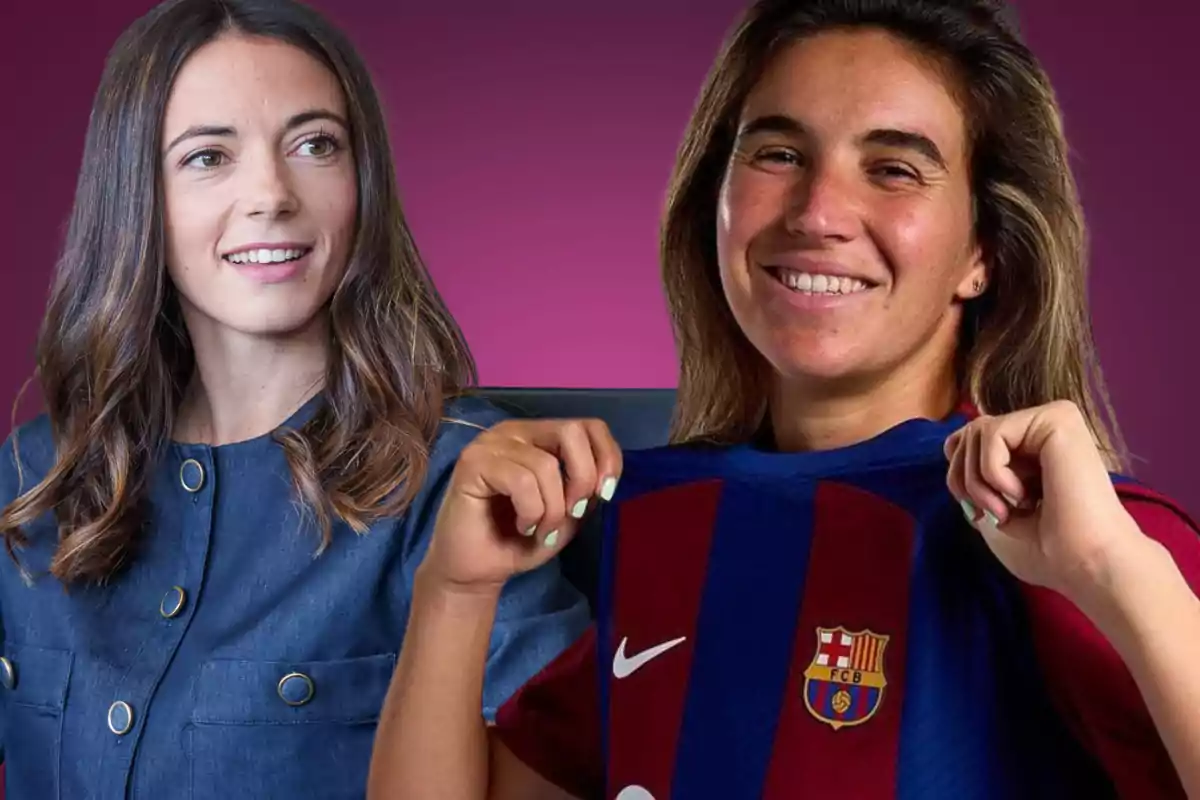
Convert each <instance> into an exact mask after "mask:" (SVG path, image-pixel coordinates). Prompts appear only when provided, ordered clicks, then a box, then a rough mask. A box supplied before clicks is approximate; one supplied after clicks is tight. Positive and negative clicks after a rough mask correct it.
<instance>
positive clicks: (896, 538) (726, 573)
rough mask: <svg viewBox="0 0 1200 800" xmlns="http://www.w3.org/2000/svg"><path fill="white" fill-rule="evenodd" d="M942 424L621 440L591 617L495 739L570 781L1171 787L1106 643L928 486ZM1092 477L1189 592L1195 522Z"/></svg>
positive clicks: (1171, 790)
mask: <svg viewBox="0 0 1200 800" xmlns="http://www.w3.org/2000/svg"><path fill="white" fill-rule="evenodd" d="M964 421H965V418H964V417H962V416H955V417H953V418H951V419H949V420H946V421H942V422H933V421H927V420H913V421H909V422H907V423H904V424H902V425H899V426H897V427H895V428H893V429H891V430H889V431H887V432H885V433H884V434H882V435H880V436H878V437H876V438H875V439H872V440H870V441H868V442H865V443H862V444H859V445H855V446H852V447H848V448H844V449H840V450H833V451H823V452H812V453H799V454H780V453H771V452H766V451H762V450H758V449H755V448H754V447H750V446H745V447H725V448H718V447H695V446H687V447H668V448H662V449H657V450H649V451H642V452H633V453H628V454H626V461H625V471H624V474H623V476H622V481H621V486H620V489H619V491H618V494H617V496H616V497H615V498H614V500H613V502H612V503H610V504H608V505H607V506H606V507H605V508H604V510H603V512H602V514H603V518H602V524H603V526H604V548H603V551H604V555H603V569H602V576H601V581H600V600H599V603H598V608H597V609H596V623H595V625H594V627H593V630H592V631H591V632H590V633H589V634H588V635H586V636H585V637H584V638H583V639H582V640H581V641H580V642H579V643H577V645H576V646H575V647H574V648H572V649H571V650H570V651H568V652H566V653H564V654H563V655H562V656H561V657H560V658H559V659H558V660H557V661H556V662H554V663H553V664H551V665H550V666H549V667H548V668H547V670H546V671H545V672H544V673H542V674H541V675H539V676H538V677H537V678H535V679H534V681H532V682H531V683H530V684H529V685H528V686H526V687H525V689H523V690H522V691H521V692H519V693H518V694H517V695H516V696H515V697H514V698H513V700H512V701H510V703H509V704H508V705H507V706H506V707H505V708H503V709H502V710H501V712H500V715H499V717H498V720H497V726H498V732H499V734H500V736H501V737H502V739H503V740H504V741H505V743H506V744H507V745H508V746H509V747H510V749H512V750H513V751H514V752H515V753H516V754H517V755H518V756H519V757H520V758H521V759H522V760H524V761H526V763H528V764H529V765H530V766H532V767H534V768H535V769H537V770H538V771H540V772H541V773H542V774H543V775H545V776H546V777H547V778H549V779H551V780H553V781H555V782H556V783H558V784H559V785H561V786H563V787H564V788H566V789H569V790H571V791H572V792H574V793H575V794H577V795H579V796H581V797H585V798H590V797H604V798H617V799H618V800H651V799H653V800H667V799H668V798H709V797H713V798H725V799H729V798H765V799H766V800H777V799H778V798H796V797H805V798H810V797H811V798H825V797H838V798H852V799H854V800H857V799H858V798H902V799H903V800H925V799H926V798H929V799H931V800H932V799H933V798H950V797H953V798H1006V799H1007V798H1055V799H1056V800H1062V799H1063V798H1088V799H1089V800H1097V799H1098V798H1104V797H1114V796H1120V797H1130V798H1139V800H1140V799H1141V798H1173V797H1180V798H1182V797H1183V796H1184V795H1183V792H1182V788H1181V787H1180V785H1179V782H1178V779H1177V777H1176V776H1175V773H1174V770H1173V769H1172V766H1171V763H1170V761H1169V759H1168V757H1167V754H1166V752H1165V750H1164V748H1163V746H1162V744H1161V742H1160V740H1159V738H1158V736H1157V733H1156V731H1155V729H1154V727H1153V724H1152V722H1151V720H1150V718H1149V715H1148V713H1147V712H1146V710H1145V707H1144V705H1143V703H1142V701H1141V698H1140V695H1139V694H1138V691H1137V688H1136V686H1135V684H1134V683H1133V681H1132V678H1131V677H1130V676H1129V674H1128V671H1127V670H1126V669H1125V668H1124V665H1123V664H1122V663H1121V661H1120V659H1119V658H1118V657H1117V655H1116V653H1115V651H1114V650H1113V649H1112V648H1111V646H1109V645H1108V643H1107V642H1106V641H1105V640H1104V639H1103V637H1102V636H1101V635H1100V634H1099V632H1098V631H1097V630H1096V629H1095V628H1094V626H1092V625H1091V623H1090V622H1089V621H1088V620H1087V619H1086V618H1085V617H1083V615H1082V614H1080V613H1079V612H1078V611H1077V610H1076V609H1075V608H1074V607H1073V606H1072V605H1071V604H1070V603H1069V602H1067V601H1066V600H1065V599H1064V598H1062V597H1061V596H1059V595H1057V594H1054V593H1052V592H1049V591H1046V590H1041V589H1038V588H1035V587H1030V586H1027V585H1024V584H1022V583H1020V582H1019V581H1017V580H1016V579H1015V578H1013V577H1012V576H1011V575H1010V574H1009V573H1008V572H1007V571H1006V570H1005V569H1004V568H1003V567H1002V566H1001V565H1000V563H999V562H998V561H997V560H996V559H995V558H994V557H993V556H992V555H991V553H990V551H988V549H987V547H986V545H985V544H984V543H983V541H982V539H981V538H980V537H979V536H978V534H977V533H976V532H975V531H974V530H973V529H972V528H971V527H970V526H969V525H968V524H967V523H966V521H965V519H964V517H963V514H962V511H961V509H960V508H959V506H958V504H957V502H956V501H955V500H954V498H953V497H952V496H951V495H950V493H949V492H948V490H947V488H946V468H947V465H946V461H945V458H944V456H943V454H942V445H943V442H944V441H945V439H946V437H947V436H948V435H949V434H950V433H951V432H953V431H954V430H955V429H956V428H957V427H958V426H960V425H961V424H963V422H964ZM1116 485H1117V487H1118V491H1119V492H1120V493H1121V495H1122V497H1123V499H1124V501H1125V504H1126V507H1127V508H1128V509H1129V510H1130V511H1131V512H1132V513H1133V515H1134V517H1135V518H1136V519H1137V521H1138V523H1139V525H1140V526H1141V527H1142V529H1143V530H1145V531H1146V533H1147V534H1148V535H1150V536H1152V537H1155V538H1157V539H1158V540H1159V541H1161V542H1162V543H1163V544H1164V545H1166V546H1167V547H1168V549H1169V550H1170V551H1171V552H1172V554H1173V555H1174V557H1175V559H1176V562H1177V563H1178V564H1179V565H1180V568H1181V569H1182V570H1183V571H1184V573H1185V575H1186V576H1187V578H1188V580H1189V581H1190V582H1191V585H1192V587H1193V589H1197V588H1198V587H1200V538H1198V537H1197V529H1196V527H1195V525H1194V523H1193V522H1191V521H1190V520H1189V519H1188V518H1187V516H1186V515H1185V514H1184V513H1183V512H1182V511H1181V510H1180V509H1179V508H1177V507H1176V506H1174V505H1173V504H1171V503H1170V501H1168V500H1166V499H1164V498H1161V497H1159V496H1157V495H1155V494H1154V493H1153V492H1151V491H1149V490H1147V489H1144V488H1142V487H1140V486H1139V485H1137V484H1135V483H1133V482H1131V481H1127V480H1124V479H1120V478H1118V479H1117V480H1116Z"/></svg>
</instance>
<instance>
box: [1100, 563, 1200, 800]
mask: <svg viewBox="0 0 1200 800" xmlns="http://www.w3.org/2000/svg"><path fill="white" fill-rule="evenodd" d="M1135 551H1136V552H1131V553H1130V554H1129V557H1127V558H1122V559H1121V560H1120V562H1119V564H1118V565H1116V566H1114V568H1113V569H1111V570H1110V572H1111V575H1110V579H1109V581H1108V586H1107V587H1106V589H1107V591H1104V592H1103V593H1102V595H1100V596H1098V597H1096V598H1094V599H1091V600H1089V601H1086V602H1084V603H1082V604H1080V606H1081V608H1082V610H1083V611H1084V613H1085V614H1087V615H1088V616H1089V617H1090V618H1091V619H1092V621H1093V623H1095V624H1096V626H1097V628H1099V629H1100V631H1101V632H1102V633H1103V634H1104V635H1105V636H1106V637H1107V638H1108V640H1109V642H1111V643H1112V645H1113V647H1114V648H1115V649H1116V650H1117V652H1118V653H1119V654H1120V656H1121V658H1122V659H1123V660H1124V662H1125V665H1126V667H1127V668H1128V669H1129V671H1130V674H1131V675H1132V676H1133V679H1134V681H1135V682H1136V683H1137V686H1138V689H1139V690H1140V692H1141V695H1142V699H1143V700H1144V701H1145V703H1146V707H1147V709H1148V710H1149V712H1150V716H1151V718H1152V719H1153V720H1154V724H1155V727H1156V728H1157V730H1158V733H1159V736H1160V737H1161V738H1162V740H1163V744H1164V745H1165V747H1166V749H1167V752H1168V754H1169V755H1170V757H1171V760H1172V762H1173V763H1174V765H1175V769H1176V771H1177V772H1178V774H1179V778H1180V782H1181V783H1182V784H1183V787H1184V789H1185V790H1186V791H1187V793H1188V796H1189V797H1193V798H1200V669H1197V665H1200V600H1198V599H1197V597H1196V595H1195V593H1194V592H1193V591H1192V589H1191V587H1189V586H1188V584H1187V582H1186V581H1185V580H1184V578H1183V575H1181V574H1180V572H1179V569H1178V568H1177V567H1176V565H1175V563H1174V561H1172V559H1171V557H1170V555H1169V554H1168V553H1167V551H1166V550H1165V549H1164V548H1162V547H1161V546H1160V545H1158V544H1157V543H1155V542H1152V541H1150V540H1149V539H1146V540H1144V541H1143V542H1140V543H1139V546H1138V547H1137V548H1135Z"/></svg>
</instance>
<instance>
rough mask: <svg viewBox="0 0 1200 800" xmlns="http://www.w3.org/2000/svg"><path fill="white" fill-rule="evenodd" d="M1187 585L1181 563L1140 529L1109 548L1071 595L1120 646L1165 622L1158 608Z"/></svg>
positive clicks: (1089, 617)
mask: <svg viewBox="0 0 1200 800" xmlns="http://www.w3.org/2000/svg"><path fill="white" fill-rule="evenodd" d="M1180 587H1182V589H1184V590H1185V591H1186V593H1187V594H1188V595H1190V594H1191V592H1190V590H1189V589H1188V587H1187V584H1186V582H1185V581H1184V579H1183V576H1182V574H1181V573H1180V572H1179V569H1178V567H1177V566H1176V565H1175V562H1174V561H1173V560H1172V558H1171V555H1170V553H1168V552H1167V550H1166V548H1164V547H1163V546H1162V545H1161V544H1159V543H1158V542H1157V541H1155V540H1153V539H1151V538H1149V537H1148V536H1146V535H1145V534H1143V533H1142V532H1141V531H1140V530H1137V531H1136V536H1131V537H1128V538H1127V539H1125V540H1124V542H1123V544H1122V546H1121V547H1119V548H1116V549H1114V550H1112V551H1110V552H1109V553H1107V554H1106V555H1105V556H1104V557H1103V558H1102V559H1101V560H1100V563H1099V564H1098V565H1097V569H1096V571H1095V572H1094V574H1093V575H1092V579H1091V580H1089V581H1087V582H1086V585H1084V586H1082V587H1080V588H1079V589H1077V590H1075V591H1072V592H1070V593H1069V594H1068V599H1070V600H1071V601H1072V602H1073V603H1074V604H1075V605H1076V606H1077V607H1078V608H1079V610H1080V611H1082V612H1083V613H1084V615H1085V616H1087V617H1088V619H1090V620H1091V621H1092V624H1094V625H1095V626H1096V627H1097V629H1099V630H1100V632H1101V633H1103V634H1104V636H1105V638H1107V639H1108V640H1109V642H1111V643H1112V644H1113V645H1114V646H1116V647H1117V648H1118V649H1125V648H1126V647H1130V646H1135V644H1136V642H1137V641H1138V640H1140V639H1142V638H1144V637H1145V636H1146V635H1148V633H1149V628H1150V627H1152V626H1154V625H1155V624H1157V623H1158V622H1161V619H1158V620H1156V614H1155V609H1156V608H1159V607H1160V606H1161V604H1162V602H1163V601H1164V599H1167V598H1170V597H1172V596H1173V595H1174V594H1175V593H1176V590H1177V589H1179V588H1180Z"/></svg>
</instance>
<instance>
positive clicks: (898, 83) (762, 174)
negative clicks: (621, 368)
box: [717, 30, 985, 391]
mask: <svg viewBox="0 0 1200 800" xmlns="http://www.w3.org/2000/svg"><path fill="white" fill-rule="evenodd" d="M953 87H954V84H953V83H952V78H950V75H949V73H948V72H947V71H946V70H944V69H943V68H942V67H941V66H940V65H939V64H938V63H937V62H935V61H934V60H932V59H930V58H928V57H926V56H923V55H922V54H921V53H920V52H919V51H917V50H916V49H914V48H913V47H912V46H910V45H908V44H906V43H904V42H903V41H901V40H898V39H896V38H893V37H892V36H890V35H888V34H886V33H883V32H877V31H870V30H868V31H855V32H827V33H822V34H819V35H816V36H813V37H811V38H808V39H806V40H803V41H800V42H798V43H796V44H794V45H792V46H791V47H789V48H788V49H786V50H784V51H782V52H781V54H780V55H779V56H778V58H777V59H776V60H775V61H774V63H773V64H772V65H771V68H770V69H769V70H768V71H767V72H766V74H765V75H764V76H763V78H762V80H761V81H760V82H759V84H758V85H757V86H756V88H755V89H754V91H753V92H752V93H751V94H750V96H749V98H748V99H747V101H746V103H745V107H744V109H743V112H742V115H741V118H740V119H739V134H738V137H737V141H736V144H735V147H734V152H733V155H732V157H731V158H730V160H729V163H728V167H727V170H726V173H725V177H724V181H723V183H722V186H721V190H720V197H719V206H718V215H717V249H718V259H719V263H720V274H721V281H722V284H723V286H724V290H725V295H726V298H727V300H728V302H729V305H730V307H731V308H732V310H733V314H734V316H735V318H736V319H737V321H738V324H739V325H740V326H741V328H742V330H743V331H744V332H745V334H746V336H747V337H748V338H749V340H750V341H751V342H752V343H753V344H754V346H755V347H756V348H757V349H758V350H759V352H761V353H762V354H763V356H764V357H765V358H766V359H767V361H768V362H770V364H771V365H772V366H773V367H774V368H775V369H776V371H777V372H778V373H779V375H780V377H781V379H782V380H783V381H784V383H785V385H787V384H789V383H790V384H792V385H794V386H803V387H808V388H810V389H811V388H813V387H820V386H829V385H830V382H839V383H840V382H845V381H852V382H854V383H855V384H857V383H858V382H859V381H862V380H863V379H867V380H870V381H875V380H878V379H880V378H883V377H886V376H889V375H892V374H894V373H896V372H897V371H902V370H905V369H909V370H920V369H922V365H930V364H935V363H940V362H942V361H943V360H944V359H945V358H948V357H949V356H951V355H952V354H953V351H954V348H955V343H956V339H957V331H958V325H959V319H960V315H961V305H960V302H959V301H960V300H962V299H965V298H968V297H971V296H974V295H976V294H978V290H977V289H976V287H975V283H976V282H977V281H981V280H982V279H983V278H984V277H985V268H984V265H983V263H982V261H981V257H980V252H979V249H978V247H977V246H976V243H975V240H974V236H973V213H972V198H971V186H970V172H969V153H968V141H967V130H966V124H965V120H964V115H963V113H962V111H961V109H960V106H959V103H958V101H957V100H956V97H955V94H954V89H953ZM817 391H819V388H817Z"/></svg>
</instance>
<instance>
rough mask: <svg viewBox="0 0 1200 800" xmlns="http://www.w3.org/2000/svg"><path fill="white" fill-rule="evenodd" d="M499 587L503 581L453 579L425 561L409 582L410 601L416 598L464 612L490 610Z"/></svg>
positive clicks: (496, 597) (501, 588)
mask: <svg viewBox="0 0 1200 800" xmlns="http://www.w3.org/2000/svg"><path fill="white" fill-rule="evenodd" d="M503 590H504V584H503V583H496V582H479V583H465V582H462V581H456V580H453V579H451V578H447V577H445V576H443V575H441V574H439V573H438V572H436V571H435V570H433V569H430V568H428V567H427V565H425V564H422V565H421V566H420V567H418V568H417V571H416V575H415V577H414V581H413V598H414V604H415V602H416V601H417V599H418V598H419V599H420V600H422V601H424V602H426V603H429V604H432V605H434V606H436V607H439V608H448V609H451V610H462V611H466V612H471V611H473V610H475V611H488V610H493V609H494V608H495V606H496V605H497V604H498V603H499V602H500V594H501V592H502V591H503Z"/></svg>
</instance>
